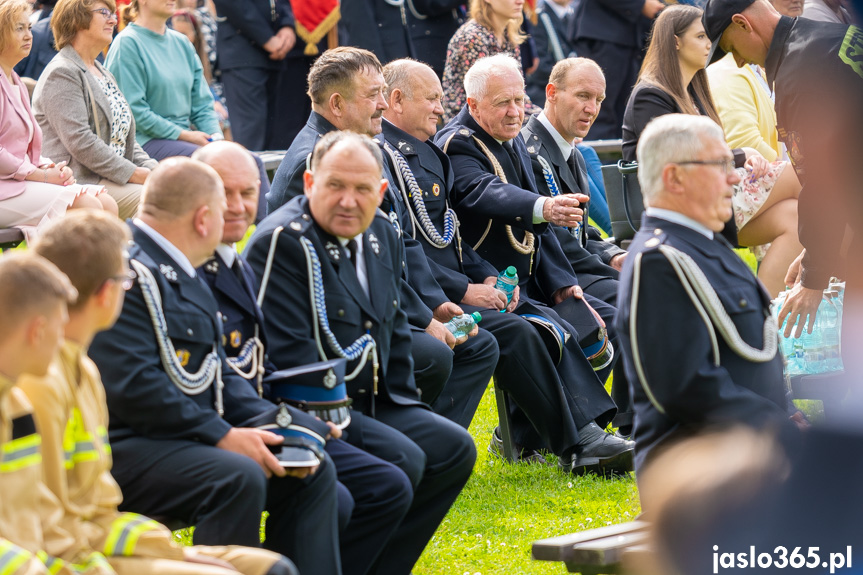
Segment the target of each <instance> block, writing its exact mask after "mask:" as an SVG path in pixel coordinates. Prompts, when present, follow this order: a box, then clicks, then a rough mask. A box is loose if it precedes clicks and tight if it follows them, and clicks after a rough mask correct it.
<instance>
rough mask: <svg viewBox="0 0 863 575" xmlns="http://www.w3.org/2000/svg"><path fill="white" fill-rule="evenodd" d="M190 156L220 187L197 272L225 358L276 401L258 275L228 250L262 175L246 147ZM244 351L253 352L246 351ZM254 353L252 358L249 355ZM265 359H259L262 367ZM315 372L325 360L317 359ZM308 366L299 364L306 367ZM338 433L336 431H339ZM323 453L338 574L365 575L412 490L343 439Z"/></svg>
mask: <svg viewBox="0 0 863 575" xmlns="http://www.w3.org/2000/svg"><path fill="white" fill-rule="evenodd" d="M192 158H193V159H195V160H198V161H200V162H203V163H205V164H207V165H209V166H210V167H212V168H213V169H214V170H216V172H217V173H218V174H219V177H220V178H221V179H222V183H223V184H224V185H225V195H226V197H227V201H228V209H227V210H226V211H225V229H224V232H223V233H222V243H221V244H219V246H217V247H216V253H215V255H214V256H213V257H212V258H211V259H209V260H208V261H207V263H205V264H204V265H203V266H201V267H200V268H198V272H199V273H200V274H201V275H202V277H203V278H204V281H206V282H207V285H209V286H210V289H211V290H212V292H213V296H214V297H215V298H216V301H217V302H218V304H219V312H220V313H221V315H222V324H223V334H224V335H223V336H222V343H223V344H224V347H225V354H226V355H227V356H228V364H229V365H230V366H231V368H232V369H233V370H234V371H236V372H237V373H238V374H239V375H240V376H241V377H243V378H245V379H247V380H248V381H249V383H250V384H251V385H252V386H253V387H254V389H260V392H261V394H262V395H263V397H265V398H267V399H270V400H277V399H278V398H275V397H273V395H272V394H270V393H269V385H266V384H264V383H263V381H264V378H265V377H266V376H269V375H271V374H272V373H273V372H275V371H276V367H275V365H274V364H273V362H271V361H270V360H269V359H268V358H267V355H266V350H267V346H266V343H267V338H266V333H265V331H264V321H263V315H262V313H261V309H260V307H258V304H257V301H256V294H257V281H256V280H255V276H254V274H253V273H252V270H251V268H250V267H249V265H248V264H247V263H245V261H244V260H243V257H242V256H240V255H239V254H238V253H237V252H236V250H235V249H234V243H235V242H239V241H240V240H242V239H243V237H244V236H245V235H246V231H247V230H248V229H249V226H251V225H252V223H253V222H254V220H255V210H256V209H257V205H258V193H259V191H260V181H259V180H258V177H259V176H258V171H257V167H256V166H255V162H254V160H252V158H251V156H250V155H249V152H248V151H246V149H245V148H243V147H242V146H240V145H239V144H236V143H233V142H214V143H213V144H211V145H209V146H204V147H203V148H201V149H199V150H198V151H197V152H195V154H194V155H193V156H192ZM249 354H252V355H251V356H250V355H249ZM250 357H254V358H256V359H252V360H251V361H246V360H247V359H248V358H250ZM261 363H263V365H261ZM319 365H320V367H318V368H317V369H318V370H319V371H320V375H321V378H323V376H324V375H325V373H326V371H327V370H328V369H329V366H330V364H329V363H327V362H321V363H320V364H319ZM312 367H313V366H304V372H305V371H307V370H309V369H311V368H312ZM339 433H340V432H339ZM326 450H327V453H328V454H329V455H330V457H331V458H332V460H333V462H334V463H335V464H336V474H337V475H338V479H339V483H340V484H341V485H340V486H339V514H340V516H341V515H344V513H345V511H348V512H349V513H348V515H349V516H350V522H349V523H348V524H347V525H346V526H343V528H342V529H341V531H340V533H339V549H340V550H341V555H342V573H344V574H349V573H350V574H357V575H361V574H363V573H366V572H367V571H368V569H369V568H370V566H371V565H372V563H373V562H374V561H375V559H376V558H377V556H378V555H379V554H380V552H381V551H382V550H383V548H384V546H385V545H386V542H387V541H388V540H389V538H390V536H391V535H392V533H393V531H394V530H395V529H396V528H397V527H398V525H399V522H400V521H401V520H402V518H403V517H404V515H405V513H407V510H408V507H410V504H411V498H412V494H413V489H412V488H411V485H410V481H409V480H408V478H407V476H406V475H405V474H404V472H403V471H401V470H400V469H399V468H398V467H396V466H395V465H393V464H391V463H387V462H385V461H382V460H380V459H378V458H377V457H374V456H373V455H370V454H368V453H366V452H365V451H362V450H361V449H358V448H356V447H354V446H352V445H350V444H349V443H346V442H344V441H338V440H333V441H328V442H327V447H326Z"/></svg>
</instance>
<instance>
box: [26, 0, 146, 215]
mask: <svg viewBox="0 0 863 575" xmlns="http://www.w3.org/2000/svg"><path fill="white" fill-rule="evenodd" d="M115 11H116V5H115V4H114V0H58V2H57V5H56V7H55V9H54V16H53V18H52V20H51V27H52V29H53V31H54V39H55V43H56V45H57V48H58V49H59V50H60V52H59V54H58V55H57V56H56V57H55V58H54V59H53V60H52V61H51V63H50V64H49V65H48V67H47V68H45V71H44V72H43V73H42V76H41V77H40V78H39V82H38V83H37V84H36V90H35V92H34V93H33V110H34V113H35V115H36V119H37V120H38V121H39V125H40V126H41V127H42V131H43V133H44V138H45V151H46V153H48V154H49V155H50V156H51V157H53V158H57V159H62V160H65V161H67V162H68V163H69V167H70V168H72V171H73V173H74V174H75V178H76V179H77V180H78V181H79V182H83V183H92V184H99V185H101V186H105V188H106V189H107V191H108V193H109V194H110V195H111V196H112V197H113V198H114V199H115V200H116V202H117V204H118V206H119V211H120V217H122V218H128V217H132V216H133V215H134V214H135V212H136V211H137V209H138V202H139V198H140V196H141V191H142V189H143V184H144V181H145V180H146V179H147V176H148V175H149V173H150V170H151V169H152V168H154V167H155V166H156V165H157V163H156V161H155V160H153V159H151V158H150V156H148V155H147V153H146V152H144V150H143V149H141V146H139V145H138V143H137V142H136V141H135V120H134V118H133V117H132V112H131V109H130V108H129V104H128V102H126V99H125V98H124V97H123V93H122V92H120V88H119V87H118V86H117V82H116V81H115V80H114V77H113V76H112V75H111V73H110V72H108V70H106V69H105V68H104V67H103V66H102V65H101V64H100V63H99V62H98V61H97V60H96V57H97V56H98V55H99V54H100V53H101V52H102V51H103V50H104V49H105V48H106V47H107V46H108V45H109V44H110V43H111V39H112V37H113V33H114V27H115V25H116V24H117V16H116V12H115Z"/></svg>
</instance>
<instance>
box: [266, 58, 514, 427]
mask: <svg viewBox="0 0 863 575" xmlns="http://www.w3.org/2000/svg"><path fill="white" fill-rule="evenodd" d="M382 70H383V69H382V67H381V65H380V62H378V59H377V58H376V57H375V55H374V54H372V53H371V52H368V51H366V50H361V49H359V48H349V47H348V48H336V49H334V50H328V51H327V52H325V53H324V54H323V55H321V57H320V58H318V59H317V61H316V62H315V65H314V66H313V67H312V70H311V72H310V73H309V97H310V98H311V99H312V113H311V115H310V116H309V121H308V123H307V124H306V127H305V128H303V131H302V132H300V135H299V136H298V137H297V139H296V140H295V141H294V144H293V145H292V146H291V148H290V149H289V150H288V153H287V155H286V156H285V159H284V160H283V161H282V164H281V165H280V166H279V170H278V171H277V172H276V177H275V179H274V185H273V190H274V191H272V192H271V193H270V195H269V198H268V201H269V205H270V209H271V210H272V209H274V208H275V207H277V206H278V205H281V203H284V202H285V201H287V200H288V199H290V198H292V197H294V196H296V195H300V194H302V189H303V173H304V172H305V170H306V167H307V160H308V158H309V156H310V155H311V152H312V148H313V147H314V145H315V143H316V142H317V140H318V139H319V138H320V137H321V136H323V135H324V134H326V133H328V132H330V131H332V130H351V131H353V132H357V133H359V134H365V135H366V136H369V137H375V136H377V135H378V134H380V132H381V115H382V113H383V111H384V110H385V109H386V107H387V103H386V100H385V99H384V97H383V88H384V78H383V75H382ZM384 174H385V177H387V178H389V179H390V182H391V186H392V188H393V189H394V188H395V186H394V185H392V182H393V179H392V177H391V175H390V174H389V171H388V169H387V167H386V166H384ZM278 198H281V199H278ZM274 201H279V202H281V203H276V204H274ZM381 208H382V209H383V210H384V211H385V212H387V213H388V214H389V217H390V219H391V221H392V223H393V225H394V226H396V227H397V228H398V229H400V227H401V226H402V225H404V223H406V222H407V221H408V220H409V216H408V215H407V214H408V208H407V206H406V205H405V203H404V202H403V201H402V198H401V196H400V195H399V194H396V193H393V190H392V189H388V190H387V191H386V193H385V195H384V200H383V203H382V205H381ZM399 235H400V237H401V240H402V241H403V242H404V253H405V260H404V263H403V264H402V265H400V266H399V267H400V269H401V273H402V276H403V281H402V308H403V309H404V310H405V312H406V313H407V316H408V323H409V324H410V326H411V339H412V346H411V347H412V349H413V357H414V377H415V379H416V384H417V388H418V389H419V390H420V392H421V393H422V399H423V401H425V402H426V403H428V404H429V405H431V406H432V408H434V410H435V411H436V412H438V413H440V414H441V415H443V416H444V417H446V418H448V419H450V420H452V421H455V422H456V423H458V424H459V425H461V426H463V427H465V428H467V427H468V425H469V424H470V421H471V419H472V418H473V414H474V412H475V411H476V408H477V406H478V405H479V401H480V399H481V398H482V394H483V392H484V391H485V389H486V387H487V386H488V381H489V379H491V375H492V372H493V371H494V366H495V364H496V363H497V357H498V350H497V343H496V342H495V341H494V338H493V337H491V336H490V335H489V334H488V333H487V332H484V331H483V332H479V333H477V334H475V335H471V337H470V338H469V339H468V340H467V341H461V340H460V341H459V342H456V340H455V338H454V337H453V335H452V334H451V333H450V332H449V331H448V330H447V329H446V328H445V327H444V326H443V322H447V321H449V320H450V319H451V318H452V317H453V316H455V315H459V314H461V313H462V311H463V310H462V309H461V308H459V307H458V306H457V305H456V304H454V303H453V302H451V301H450V300H449V299H448V298H447V295H446V294H445V293H444V291H443V290H442V289H441V287H440V286H439V285H438V282H437V279H436V277H435V274H434V273H433V272H432V270H431V269H430V268H429V263H428V260H427V258H426V255H425V252H424V251H423V249H422V247H421V246H420V244H419V243H418V242H417V241H416V240H415V239H413V238H412V237H410V235H405V234H401V233H399ZM456 343H458V345H456ZM277 365H278V364H277Z"/></svg>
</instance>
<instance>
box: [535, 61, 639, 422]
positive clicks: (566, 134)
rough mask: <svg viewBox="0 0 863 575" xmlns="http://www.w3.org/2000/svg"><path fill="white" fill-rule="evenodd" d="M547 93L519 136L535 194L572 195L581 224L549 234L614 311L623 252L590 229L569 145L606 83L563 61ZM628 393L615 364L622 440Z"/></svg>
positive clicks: (585, 187)
mask: <svg viewBox="0 0 863 575" xmlns="http://www.w3.org/2000/svg"><path fill="white" fill-rule="evenodd" d="M545 90H546V92H547V93H548V98H547V99H546V101H545V109H544V110H543V111H542V112H540V113H539V114H538V115H536V116H533V117H531V118H530V120H528V121H527V125H526V126H525V127H524V128H522V130H521V135H522V137H523V138H524V142H525V146H527V151H528V153H529V154H530V161H531V165H532V167H533V176H534V180H535V181H536V188H537V190H539V193H540V194H542V195H544V196H551V197H554V196H557V195H560V194H576V196H575V197H576V198H578V200H579V201H580V202H581V206H580V207H581V208H583V210H584V215H583V216H582V217H583V220H582V221H581V222H580V223H579V224H577V225H575V226H573V227H571V228H565V227H561V226H557V225H552V226H551V228H552V230H553V231H554V234H555V235H556V236H557V239H558V241H559V242H560V247H562V248H563V253H564V254H566V258H567V259H568V260H569V263H570V264H571V265H572V270H573V271H574V272H575V273H576V275H577V276H578V284H579V285H580V286H581V288H582V289H583V290H584V293H586V294H588V295H590V296H593V297H595V298H599V299H601V300H602V301H604V302H605V303H607V304H608V305H609V306H612V307H614V306H616V305H617V278H618V276H619V273H618V272H619V270H620V268H621V267H623V260H624V259H625V258H626V252H625V251H624V250H622V249H620V248H619V247H617V246H615V245H614V244H612V243H610V242H605V241H603V240H602V236H601V234H600V233H599V230H597V229H596V228H594V227H593V226H591V225H590V224H589V223H588V217H589V215H590V200H591V197H590V185H589V184H588V182H587V166H586V165H585V162H584V158H583V157H582V155H581V152H580V151H579V150H578V149H577V148H576V147H575V146H573V145H572V142H573V140H575V139H576V138H579V139H583V138H585V137H587V133H588V131H589V130H590V126H591V125H593V122H594V121H595V120H596V117H597V116H598V115H599V110H600V106H601V105H602V101H603V100H604V99H605V77H604V76H603V74H602V69H601V68H600V67H599V66H598V65H597V64H596V63H595V62H593V61H592V60H588V59H587V58H567V59H565V60H561V61H560V62H558V63H557V64H556V65H555V66H554V68H553V69H552V71H551V76H550V81H549V83H548V85H547V86H545ZM609 321H611V318H609ZM614 343H615V344H616V339H615V340H614ZM627 388H628V384H627V382H626V377H625V376H624V374H623V364H622V363H620V362H617V363H616V364H615V366H614V382H613V387H612V393H611V396H612V398H614V402H615V403H616V404H617V408H618V413H617V415H616V416H615V418H614V425H615V427H620V428H623V429H622V433H623V434H624V435H629V433H630V432H631V428H632V412H631V409H630V405H629V392H628V390H627Z"/></svg>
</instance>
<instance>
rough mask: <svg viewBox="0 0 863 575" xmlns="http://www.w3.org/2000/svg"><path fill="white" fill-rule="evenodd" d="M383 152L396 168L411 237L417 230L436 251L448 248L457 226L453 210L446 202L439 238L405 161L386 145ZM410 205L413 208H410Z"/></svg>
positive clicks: (420, 191) (414, 235)
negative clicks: (442, 230)
mask: <svg viewBox="0 0 863 575" xmlns="http://www.w3.org/2000/svg"><path fill="white" fill-rule="evenodd" d="M384 150H385V151H386V152H387V154H389V156H390V158H391V159H392V161H393V165H394V166H395V168H396V176H397V177H398V180H399V191H400V192H401V195H402V197H403V198H404V200H405V203H406V204H407V206H408V214H409V215H410V219H411V221H412V222H413V227H414V231H413V234H412V235H411V237H413V238H414V239H416V237H417V230H419V231H420V233H421V234H422V235H423V237H424V238H425V240H426V241H427V242H428V243H429V244H430V245H432V246H434V247H436V248H438V249H444V248H447V247H449V245H450V243H452V240H453V238H454V237H455V229H456V227H457V226H458V219H457V218H456V215H455V212H454V211H453V209H452V208H450V207H449V202H447V210H446V212H445V213H444V235H443V236H441V235H440V233H438V231H437V229H435V227H434V224H433V223H432V221H431V219H430V218H429V215H428V212H427V211H426V207H425V201H424V200H423V197H422V190H420V187H419V185H418V184H417V181H416V178H415V177H414V175H413V172H412V171H411V168H410V166H409V165H408V163H407V160H405V158H404V156H403V155H402V154H401V152H399V151H398V150H396V149H395V148H393V147H392V146H390V145H389V144H388V143H385V144H384ZM408 190H410V194H408ZM411 199H413V202H411ZM444 201H446V200H444ZM412 204H413V207H411V205H412Z"/></svg>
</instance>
